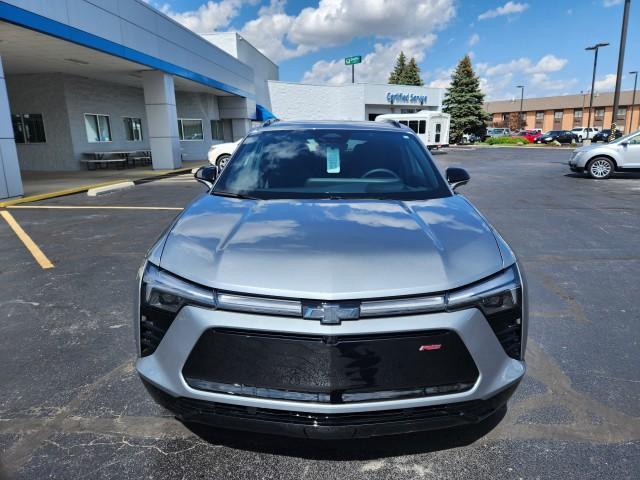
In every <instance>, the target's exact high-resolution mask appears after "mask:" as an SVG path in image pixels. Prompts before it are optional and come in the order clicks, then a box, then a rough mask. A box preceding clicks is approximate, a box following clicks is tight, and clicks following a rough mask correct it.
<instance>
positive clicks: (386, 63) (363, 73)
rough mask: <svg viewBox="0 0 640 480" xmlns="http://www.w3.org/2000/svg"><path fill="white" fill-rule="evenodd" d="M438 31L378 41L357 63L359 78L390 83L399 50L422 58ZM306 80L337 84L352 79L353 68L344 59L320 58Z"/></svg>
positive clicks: (419, 60) (357, 79) (360, 79)
mask: <svg viewBox="0 0 640 480" xmlns="http://www.w3.org/2000/svg"><path fill="white" fill-rule="evenodd" d="M435 40H436V35H434V34H432V33H430V34H427V35H421V36H418V37H412V38H403V39H399V40H395V41H392V42H388V43H376V44H375V46H374V50H373V52H370V53H368V54H367V55H365V56H364V57H363V58H362V63H361V64H359V65H357V66H356V81H358V82H382V83H386V81H387V80H388V77H389V73H390V72H391V70H392V69H393V66H394V64H395V62H396V58H397V56H398V53H399V52H400V51H401V50H402V51H403V52H404V53H405V55H407V57H415V59H416V61H417V62H421V61H422V60H424V57H425V50H426V49H427V48H429V47H431V46H432V45H433V44H434V42H435ZM302 81H303V82H305V83H329V84H333V85H337V84H342V83H349V82H351V69H350V68H349V67H347V66H346V65H345V64H344V59H342V58H340V59H336V60H331V61H326V60H321V61H319V62H316V63H315V64H314V65H313V66H312V67H311V70H309V71H307V72H305V74H304V77H303V79H302Z"/></svg>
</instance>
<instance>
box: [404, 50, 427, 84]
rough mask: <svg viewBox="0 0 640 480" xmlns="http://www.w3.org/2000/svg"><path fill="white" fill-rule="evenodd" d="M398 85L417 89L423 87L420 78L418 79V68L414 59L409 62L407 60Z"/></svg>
mask: <svg viewBox="0 0 640 480" xmlns="http://www.w3.org/2000/svg"><path fill="white" fill-rule="evenodd" d="M399 83H401V84H402V85H417V86H419V87H421V86H422V85H424V82H423V81H422V78H420V67H419V66H418V63H417V62H416V59H415V58H413V57H411V60H409V63H408V64H407V66H406V67H405V69H404V73H403V75H402V78H401V81H400V82H399Z"/></svg>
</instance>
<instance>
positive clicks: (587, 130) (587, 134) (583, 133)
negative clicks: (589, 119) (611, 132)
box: [571, 127, 600, 142]
mask: <svg viewBox="0 0 640 480" xmlns="http://www.w3.org/2000/svg"><path fill="white" fill-rule="evenodd" d="M599 131H600V128H599V127H576V128H572V129H571V133H575V134H576V135H577V136H578V142H582V140H584V139H587V138H593V136H594V135H595V134H596V133H598V132H599Z"/></svg>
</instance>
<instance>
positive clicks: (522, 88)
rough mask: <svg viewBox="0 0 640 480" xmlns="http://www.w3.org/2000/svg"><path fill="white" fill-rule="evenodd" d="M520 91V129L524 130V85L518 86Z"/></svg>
mask: <svg viewBox="0 0 640 480" xmlns="http://www.w3.org/2000/svg"><path fill="white" fill-rule="evenodd" d="M516 88H519V89H520V114H519V116H518V128H519V129H520V130H522V103H523V102H524V85H516Z"/></svg>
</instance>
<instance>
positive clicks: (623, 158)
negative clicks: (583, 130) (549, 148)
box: [569, 131, 640, 179]
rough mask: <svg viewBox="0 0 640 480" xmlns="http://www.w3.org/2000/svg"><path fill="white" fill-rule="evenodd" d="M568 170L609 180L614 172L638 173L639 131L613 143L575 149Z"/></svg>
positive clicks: (639, 159) (639, 156)
mask: <svg viewBox="0 0 640 480" xmlns="http://www.w3.org/2000/svg"><path fill="white" fill-rule="evenodd" d="M569 168H570V169H571V171H573V172H579V173H582V172H586V173H587V174H588V175H589V176H590V177H591V178H596V179H605V178H609V177H611V175H613V173H614V172H625V171H626V172H633V171H639V170H640V131H637V132H633V133H631V134H629V135H625V136H623V137H620V138H618V139H616V140H614V141H613V142H609V143H604V144H595V145H585V146H584V147H580V148H576V149H575V150H574V151H573V153H572V154H571V159H570V160H569Z"/></svg>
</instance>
